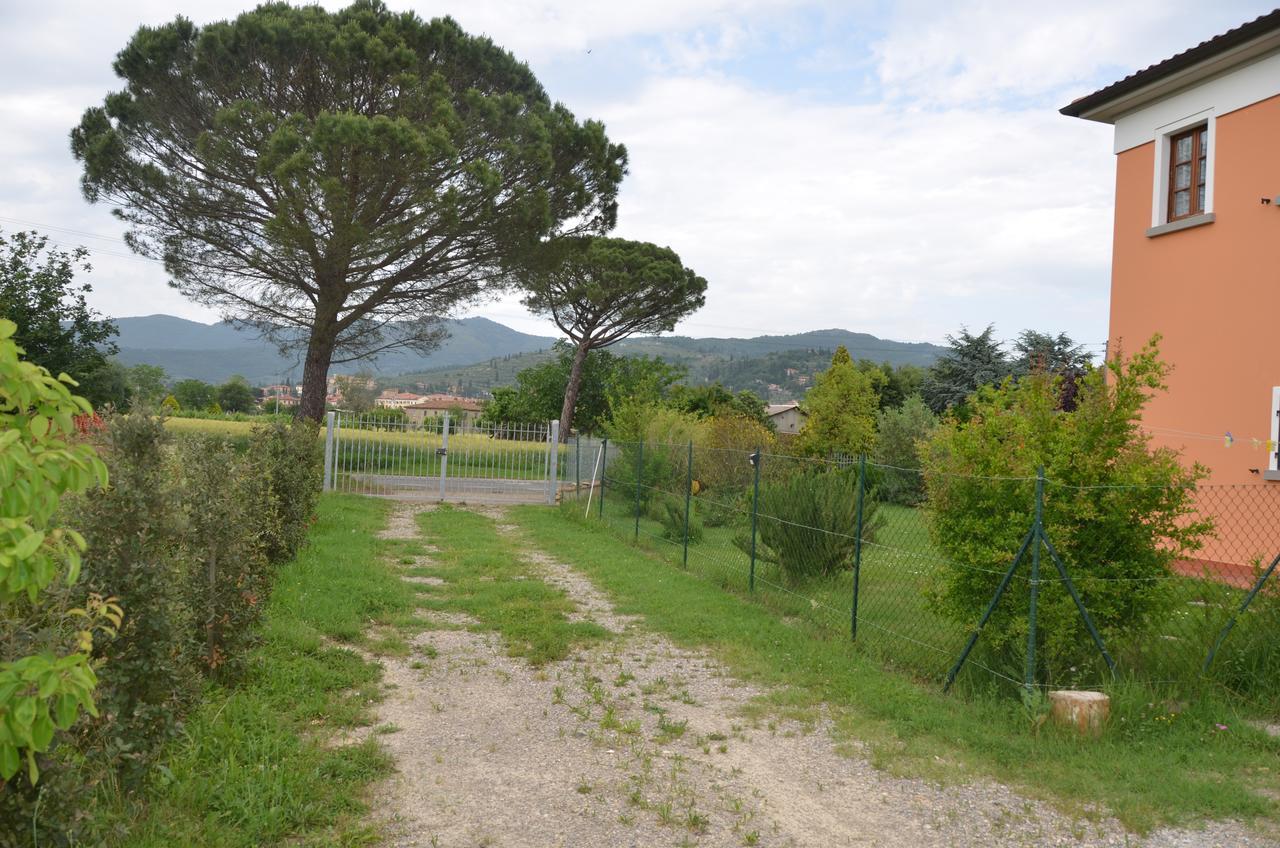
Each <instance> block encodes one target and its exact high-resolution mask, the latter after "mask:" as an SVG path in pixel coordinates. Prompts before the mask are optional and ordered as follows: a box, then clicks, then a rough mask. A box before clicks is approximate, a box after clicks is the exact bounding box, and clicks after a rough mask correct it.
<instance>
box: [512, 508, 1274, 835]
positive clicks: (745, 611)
mask: <svg viewBox="0 0 1280 848" xmlns="http://www.w3.org/2000/svg"><path fill="white" fill-rule="evenodd" d="M513 515H514V517H515V520H516V521H517V522H518V524H519V525H520V526H521V527H522V528H523V530H524V532H525V533H526V534H527V536H528V538H529V539H530V541H531V542H532V543H533V544H535V545H537V546H539V547H541V548H543V549H545V550H547V551H548V552H549V553H551V554H553V555H554V556H556V557H559V558H561V559H563V560H564V561H566V562H568V563H570V564H572V565H574V566H576V567H577V568H579V569H580V570H581V571H583V572H584V573H585V574H587V575H588V576H589V577H591V578H592V579H593V580H594V581H595V582H596V583H597V585H599V586H601V587H602V588H603V589H604V590H606V591H607V592H608V593H609V594H610V595H611V596H612V598H613V600H614V602H615V603H616V605H617V607H618V610H619V612H621V613H624V614H635V615H641V616H644V618H645V619H646V621H647V622H648V623H649V625H650V626H652V627H654V628H655V629H657V630H659V631H661V632H663V633H665V634H667V635H668V636H670V637H671V638H672V639H673V640H675V641H676V642H678V643H680V644H682V645H686V646H691V647H700V648H703V649H706V650H709V651H710V652H711V653H712V654H713V655H714V656H716V658H718V659H719V660H721V661H722V662H724V663H725V664H726V665H727V666H728V667H729V668H730V669H731V670H732V671H733V672H734V673H735V674H736V675H738V676H740V677H743V678H745V679H748V680H752V681H756V682H758V683H761V684H765V685H767V686H769V687H772V689H773V692H774V695H773V696H772V698H771V700H770V701H769V702H768V703H766V704H765V705H764V707H763V708H764V709H766V710H769V711H779V712H782V713H784V714H789V715H792V716H796V717H801V718H803V717H812V716H813V715H814V714H815V713H814V710H815V708H817V707H819V706H821V705H826V708H827V710H828V711H829V714H830V715H831V716H832V718H833V720H834V722H835V726H836V729H837V732H838V733H839V734H841V735H843V736H847V737H848V738H855V739H860V740H863V741H864V742H866V743H867V745H868V746H869V747H868V751H869V756H870V758H871V760H872V762H873V763H875V764H877V765H879V766H881V767H884V768H886V769H888V770H890V771H892V772H893V773H896V774H905V775H914V776H922V777H926V778H931V779H938V780H948V779H954V778H955V777H957V776H961V775H968V776H976V775H982V776H989V777H992V778H995V779H997V780H1001V781H1005V782H1008V783H1011V784H1013V785H1015V786H1016V787H1018V788H1019V789H1020V790H1021V791H1023V792H1024V793H1027V794H1029V795H1030V796H1032V797H1040V798H1044V799H1046V800H1049V801H1051V802H1054V803H1056V804H1058V805H1060V806H1062V807H1063V808H1064V809H1067V810H1068V811H1070V812H1073V813H1076V814H1080V815H1084V816H1093V815H1097V813H1096V812H1095V811H1094V810H1095V809H1096V807H1097V805H1102V806H1103V807H1105V808H1107V809H1109V810H1110V811H1111V812H1113V813H1114V814H1115V815H1116V816H1117V817H1118V818H1119V819H1120V820H1121V821H1122V822H1123V823H1124V824H1125V825H1126V826H1128V827H1130V828H1132V829H1134V830H1137V831H1140V832H1141V831H1146V830H1148V829H1150V828H1152V827H1154V826H1157V825H1160V824H1166V823H1174V824H1176V823H1185V822H1193V821H1195V820H1199V819H1204V818H1210V819H1217V818H1236V819H1241V820H1245V821H1250V820H1256V821H1259V822H1263V823H1265V825H1266V826H1268V827H1274V826H1276V825H1277V823H1280V808H1278V806H1277V803H1276V801H1275V800H1274V798H1275V797H1277V796H1278V795H1280V769H1278V768H1277V767H1276V761H1277V760H1276V758H1277V755H1278V754H1280V740H1276V739H1272V738H1270V737H1267V736H1266V735H1265V734H1263V733H1261V732H1260V731H1257V730H1254V729H1253V728H1251V727H1250V726H1248V725H1247V724H1246V723H1245V722H1244V721H1243V717H1242V716H1241V715H1240V714H1239V712H1238V711H1237V708H1236V707H1234V706H1232V705H1231V704H1230V703H1228V702H1226V701H1225V700H1224V699H1222V698H1220V697H1217V696H1215V695H1214V694H1213V693H1212V692H1206V693H1202V694H1201V696H1200V697H1198V698H1195V699H1189V700H1187V701H1185V702H1184V703H1180V704H1178V703H1171V702H1169V701H1167V700H1166V699H1165V698H1164V697H1161V696H1160V695H1159V694H1157V693H1156V692H1155V691H1154V690H1152V689H1150V688H1148V687H1137V686H1128V687H1125V686H1120V687H1117V689H1116V690H1114V691H1113V692H1112V697H1113V718H1112V722H1111V725H1110V728H1109V729H1108V731H1107V733H1106V734H1105V735H1104V737H1103V738H1101V739H1098V740H1085V739H1080V738H1078V737H1076V736H1074V735H1071V734H1068V733H1066V732H1065V731H1061V730H1059V729H1057V728H1055V727H1053V726H1051V725H1042V724H1040V723H1039V722H1038V721H1036V719H1037V718H1039V715H1038V714H1037V713H1036V712H1035V711H1034V710H1029V709H1028V708H1027V707H1024V706H1023V704H1022V703H1021V702H1020V701H1018V700H1017V699H1015V698H1009V697H1007V695H998V694H997V693H995V692H993V691H988V692H983V691H982V690H981V689H980V688H979V687H978V686H977V685H976V684H975V686H974V687H973V691H971V692H970V693H968V694H967V695H966V696H964V697H959V696H954V695H953V696H944V695H942V694H941V692H940V691H939V689H938V687H937V686H936V685H926V684H922V683H919V682H917V681H916V680H913V679H912V678H910V677H908V676H904V675H901V674H897V673H894V672H893V671H891V670H887V669H886V668H885V667H884V666H883V665H882V664H881V662H879V661H877V660H876V659H873V658H869V657H867V656H865V655H863V654H860V653H858V652H855V651H854V650H853V649H852V647H851V646H850V644H849V642H848V635H847V632H846V633H840V632H839V631H838V630H836V629H834V628H832V627H831V626H830V625H829V623H828V622H826V621H824V616H822V615H816V616H810V615H799V614H798V613H799V612H800V607H798V606H797V605H796V604H794V603H793V601H794V599H793V598H790V596H786V595H785V594H784V593H781V592H778V591H771V590H769V588H768V587H764V586H762V587H761V588H760V589H759V591H757V592H756V594H755V596H753V597H749V596H748V595H747V593H746V591H745V585H744V583H743V582H742V581H741V580H740V579H739V575H738V573H737V572H732V573H730V574H728V575H727V576H722V577H717V576H716V575H715V573H714V572H712V571H709V570H705V569H701V568H699V569H694V570H691V571H682V570H680V569H679V568H677V567H673V565H672V564H671V563H670V562H668V561H666V560H664V559H662V558H660V557H658V556H657V555H655V553H654V552H652V551H645V550H642V549H639V548H636V547H633V546H630V545H626V544H623V543H621V542H620V541H619V539H618V538H617V536H616V535H615V534H614V533H613V532H612V531H610V530H609V529H608V528H607V527H604V526H601V525H600V524H598V523H596V522H594V521H592V522H590V523H588V522H584V521H581V520H580V519H579V518H578V516H580V515H581V513H580V512H570V511H568V510H566V511H562V512H561V511H552V510H547V509H545V508H538V507H521V508H519V509H517V510H515V511H514V513H513ZM692 564H693V563H692V562H691V565H692ZM806 603H807V602H806ZM1171 716H1172V717H1171ZM1219 724H1222V725H1226V727H1227V730H1219V729H1218V728H1217V725H1219Z"/></svg>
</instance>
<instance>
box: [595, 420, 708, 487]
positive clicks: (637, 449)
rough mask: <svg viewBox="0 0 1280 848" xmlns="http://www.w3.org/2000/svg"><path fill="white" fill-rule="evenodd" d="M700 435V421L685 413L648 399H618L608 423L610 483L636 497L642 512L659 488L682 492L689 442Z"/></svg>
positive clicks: (608, 477)
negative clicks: (623, 401)
mask: <svg viewBox="0 0 1280 848" xmlns="http://www.w3.org/2000/svg"><path fill="white" fill-rule="evenodd" d="M701 434H702V424H701V422H700V421H698V419H696V418H695V417H694V416H692V415H689V414H687V413H683V412H679V411H677V410H674V409H670V408H667V407H663V406H659V405H657V404H652V403H642V402H631V403H624V404H622V405H621V406H620V407H619V408H618V409H617V410H615V412H614V417H613V420H612V421H611V422H610V425H609V460H608V468H607V469H606V470H607V479H608V484H609V486H610V487H612V488H613V489H614V490H616V491H618V492H625V493H627V497H630V498H632V499H635V498H637V496H638V498H639V502H640V508H641V510H642V511H643V510H647V509H649V508H650V504H651V503H653V501H654V498H655V496H656V495H658V494H660V493H662V492H669V493H676V492H683V491H684V486H685V481H686V480H687V479H688V468H689V466H688V461H689V442H695V443H697V442H698V441H699V440H700V439H701ZM641 444H643V445H644V447H643V448H641ZM695 462H696V460H695Z"/></svg>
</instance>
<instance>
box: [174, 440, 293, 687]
mask: <svg viewBox="0 0 1280 848" xmlns="http://www.w3.org/2000/svg"><path fill="white" fill-rule="evenodd" d="M177 460H178V462H177V465H178V467H179V468H180V469H181V474H182V480H181V482H182V486H181V489H180V493H181V498H182V503H183V507H184V508H185V513H186V520H187V526H186V531H185V533H184V534H183V544H184V546H185V548H186V551H187V557H186V558H187V561H188V562H189V563H190V564H191V566H192V567H191V569H190V571H189V572H188V575H187V581H188V587H189V592H190V595H189V597H190V603H191V611H192V623H193V625H194V626H195V630H194V632H193V633H191V634H190V635H191V636H192V637H193V638H194V640H195V642H196V645H195V651H196V652H197V653H198V655H199V657H200V661H201V665H202V667H203V669H204V670H205V671H206V672H208V673H212V674H217V675H218V676H222V677H226V676H230V675H233V674H234V673H236V672H238V671H239V670H240V668H241V661H242V660H243V658H244V654H245V652H246V651H247V649H248V647H249V644H250V640H251V637H252V633H253V631H252V626H253V625H254V624H255V623H256V622H257V619H258V615H259V613H260V611H261V609H262V601H263V599H264V598H265V596H266V593H267V591H268V590H269V588H270V577H271V574H270V570H269V568H268V562H267V556H266V552H265V543H266V541H267V539H268V538H275V537H276V536H277V535H278V533H272V532H271V531H272V530H274V529H275V527H276V526H278V524H279V521H278V520H274V519H275V516H274V514H271V513H268V512H265V511H264V505H263V504H262V503H260V502H258V499H256V498H255V497H254V495H255V494H257V493H258V492H260V491H261V490H262V489H264V488H267V484H265V483H264V481H263V480H262V479H261V477H260V475H256V474H253V473H251V472H250V470H249V468H248V461H247V460H246V459H245V458H244V457H243V456H242V455H240V454H239V453H237V452H236V450H235V449H234V448H232V447H231V446H230V445H229V444H228V443H227V442H226V441H224V440H221V439H218V438H217V437H214V436H207V435H198V436H197V435H193V436H188V437H186V438H184V439H182V440H180V441H179V442H178V450H177ZM201 637H203V638H201Z"/></svg>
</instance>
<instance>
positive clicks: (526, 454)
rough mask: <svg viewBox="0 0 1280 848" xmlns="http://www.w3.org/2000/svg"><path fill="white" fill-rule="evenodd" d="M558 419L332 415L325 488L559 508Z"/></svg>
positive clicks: (560, 457) (561, 464)
mask: <svg viewBox="0 0 1280 848" xmlns="http://www.w3.org/2000/svg"><path fill="white" fill-rule="evenodd" d="M559 424H560V422H558V421H549V422H547V423H545V424H476V423H474V422H472V421H469V420H466V419H463V420H462V421H454V420H451V419H450V416H449V415H447V414H445V415H441V416H439V417H438V418H426V419H424V420H423V421H422V422H413V421H409V420H407V419H398V420H397V419H390V420H389V419H387V418H385V417H384V416H380V415H377V414H367V415H365V414H358V413H352V412H330V413H329V416H328V421H327V424H326V429H325V442H324V490H325V491H326V492H354V493H359V494H366V495H377V496H381V497H391V498H398V499H402V500H421V501H472V502H495V503H555V502H556V497H557V495H558V494H559V490H560V485H561V483H560V480H561V477H562V476H563V474H564V473H565V463H564V462H563V454H564V452H565V450H566V448H565V446H563V445H561V444H559V438H558V437H559Z"/></svg>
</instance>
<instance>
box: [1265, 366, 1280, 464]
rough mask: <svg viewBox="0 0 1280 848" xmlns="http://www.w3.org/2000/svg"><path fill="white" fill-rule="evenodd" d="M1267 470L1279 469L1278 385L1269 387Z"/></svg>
mask: <svg viewBox="0 0 1280 848" xmlns="http://www.w3.org/2000/svg"><path fill="white" fill-rule="evenodd" d="M1267 447H1269V448H1270V449H1271V450H1269V451H1267V470H1268V471H1280V386H1275V387H1274V388H1272V389H1271V444H1269V445H1267Z"/></svg>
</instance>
